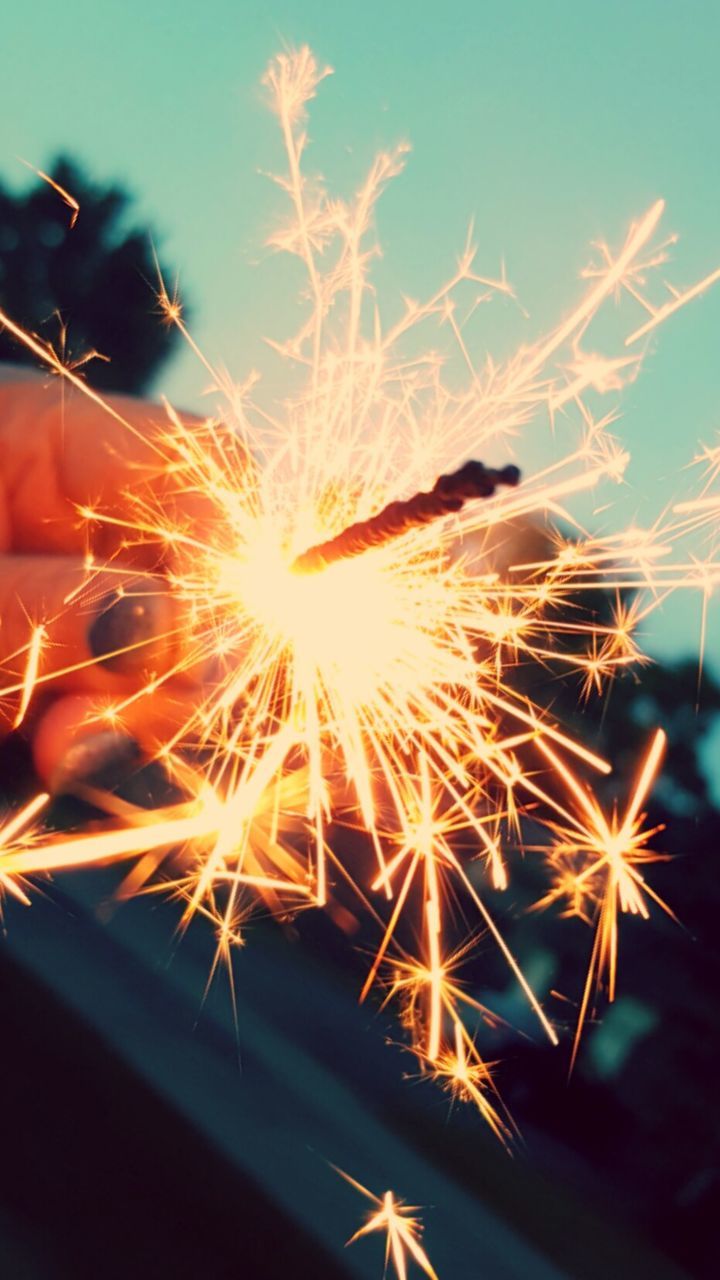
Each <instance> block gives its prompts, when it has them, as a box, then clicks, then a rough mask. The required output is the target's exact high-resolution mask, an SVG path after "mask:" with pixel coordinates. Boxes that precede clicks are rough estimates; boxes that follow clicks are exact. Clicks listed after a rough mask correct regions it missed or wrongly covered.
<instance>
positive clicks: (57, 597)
mask: <svg viewBox="0 0 720 1280" xmlns="http://www.w3.org/2000/svg"><path fill="white" fill-rule="evenodd" d="M108 405H109V407H110V410H111V413H107V412H105V411H104V410H103V409H102V408H101V407H100V406H99V405H97V404H95V403H93V401H92V400H90V399H88V398H87V397H86V396H84V395H83V394H82V393H81V392H79V391H77V390H75V389H73V388H72V387H68V386H67V385H65V384H63V383H62V382H59V381H58V380H56V379H53V380H51V381H48V380H45V379H43V378H41V377H36V378H22V377H21V376H20V375H19V374H18V375H17V377H15V376H14V374H13V373H12V372H9V375H8V373H6V380H4V381H0V619H1V624H0V735H4V734H6V733H7V732H9V731H10V730H11V729H12V728H13V727H15V725H16V723H17V722H18V721H19V720H22V728H21V731H22V732H24V733H27V734H28V736H29V737H30V739H31V742H32V749H33V757H34V760H35V765H36V768H37V771H38V773H39V774H40V776H41V778H42V779H43V780H44V782H45V783H46V784H47V785H48V786H50V787H51V788H54V789H58V788H62V787H64V786H65V785H71V784H72V781H73V780H74V779H77V780H78V781H82V780H83V779H85V778H88V777H91V776H93V775H95V774H97V773H98V772H99V771H101V770H106V769H107V768H108V767H109V766H111V765H112V764H114V763H116V764H117V765H118V766H122V764H123V763H125V764H127V763H129V762H130V761H131V760H132V758H133V757H134V756H136V755H137V754H138V751H139V749H140V748H143V749H144V750H146V751H150V752H152V751H153V750H155V749H156V746H157V744H158V742H161V741H162V740H163V736H164V735H167V733H168V732H170V731H172V729H173V728H174V727H175V726H176V725H177V724H178V723H182V722H183V720H184V719H185V718H187V706H188V700H189V699H190V698H192V697H193V696H197V694H198V687H199V686H198V674H197V670H196V669H195V670H193V669H192V655H191V652H190V650H191V639H190V634H191V633H190V630H189V627H188V620H187V617H185V616H184V609H183V605H182V602H181V601H180V599H179V598H178V596H177V595H176V594H174V593H173V591H172V589H171V586H170V584H169V582H168V579H167V577H166V576H165V574H166V573H167V571H168V569H169V568H172V561H171V560H170V559H169V555H168V549H167V547H166V546H161V545H160V544H159V543H157V542H153V541H152V540H150V541H145V542H142V543H140V544H138V545H134V546H130V545H126V544H127V541H128V540H127V531H126V530H125V529H123V528H122V527H120V526H116V525H112V524H109V523H105V522H102V523H99V524H97V525H96V526H94V527H93V528H92V530H91V535H92V541H91V542H89V533H90V531H89V526H88V522H87V520H86V519H84V518H83V516H82V515H81V514H80V508H83V507H91V508H95V509H98V510H100V509H101V510H102V512H103V514H104V515H109V516H110V517H115V518H117V519H119V520H122V519H124V518H126V517H127V510H126V507H127V499H126V494H127V491H128V489H130V488H132V489H133V490H134V491H137V490H138V489H139V488H140V487H142V486H146V488H147V493H148V496H149V497H150V498H151V499H154V500H156V501H158V502H161V503H163V505H164V507H165V508H170V509H171V515H172V518H173V519H174V520H179V521H180V522H181V523H184V524H185V525H186V526H189V525H190V524H192V523H193V522H194V521H195V520H196V519H198V520H200V519H202V518H203V515H204V514H207V513H204V512H203V511H202V503H201V502H200V500H199V499H198V498H197V497H196V496H195V495H192V494H190V495H187V494H178V493H177V492H172V491H171V489H170V487H169V482H168V476H167V468H163V467H162V466H161V465H160V459H159V454H158V451H157V445H158V442H159V441H160V438H161V436H162V435H163V434H164V433H167V427H168V421H167V417H166V414H165V411H164V410H163V408H162V407H161V406H157V405H152V404H149V403H144V402H142V401H138V400H133V399H130V398H128V397H120V396H113V397H108ZM112 414H116V415H118V417H113V416H111V415H112ZM119 418H122V419H123V421H124V424H125V425H123V423H121V422H120V421H119V420H118V419H119ZM89 552H91V553H92V557H93V558H92V561H91V560H90V556H89ZM96 566H99V567H96ZM148 575H152V576H151V577H149V576H148ZM38 625H42V626H43V627H44V632H43V635H42V642H41V645H40V653H39V665H38V670H37V677H36V679H35V681H34V687H33V692H32V697H31V700H30V703H29V706H28V707H27V709H25V708H24V706H23V685H24V683H25V682H26V678H27V673H28V670H29V666H28V664H29V657H30V652H29V647H28V646H29V644H30V641H31V638H32V635H33V632H34V629H35V628H36V627H37V626H38ZM176 668H182V672H179V671H178V672H177V673H176ZM188 668H189V670H188ZM168 673H169V678H167V679H160V680H158V677H162V676H168ZM149 682H151V683H152V684H153V685H154V686H155V687H154V688H152V689H151V690H145V686H146V685H147V684H148V683H149ZM141 690H143V692H142V693H141V695H140V696H136V697H134V696H133V695H135V694H137V693H138V691H141ZM115 706H121V707H122V714H121V715H120V716H119V717H118V716H114V715H113V714H112V712H113V708H114V707H115Z"/></svg>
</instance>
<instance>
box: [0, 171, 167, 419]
mask: <svg viewBox="0 0 720 1280" xmlns="http://www.w3.org/2000/svg"><path fill="white" fill-rule="evenodd" d="M49 176H50V177H51V178H52V180H53V182H55V183H57V184H58V186H60V187H62V188H63V189H64V190H65V191H67V192H68V193H70V194H71V195H72V196H73V198H74V199H75V200H77V202H78V204H79V206H80V208H79V214H78V216H77V218H76V219H75V220H74V225H72V224H73V219H74V214H73V210H72V209H70V208H69V207H68V206H67V204H66V203H65V202H64V200H63V199H62V196H61V195H60V194H59V193H58V192H57V191H56V190H54V189H53V187H52V186H51V185H50V184H49V183H48V182H46V181H44V180H43V179H41V178H37V180H36V181H34V182H33V183H32V185H31V187H30V188H29V189H28V190H27V192H25V193H24V194H21V195H15V194H13V193H11V192H10V191H9V190H8V189H7V188H6V187H4V186H3V185H2V184H1V183H0V302H1V304H2V306H3V307H4V309H5V310H6V311H7V312H8V314H10V315H12V317H13V319H14V320H17V321H18V323H19V324H22V325H23V326H24V327H25V328H27V329H30V330H32V331H33V332H34V333H36V334H37V335H38V336H39V337H41V338H42V339H43V340H44V341H45V342H51V343H52V345H53V346H54V347H55V349H56V350H57V351H58V352H59V353H60V354H62V356H63V358H64V359H65V360H68V361H70V362H74V361H78V360H82V359H83V357H84V356H86V355H87V354H88V353H89V352H92V351H97V352H98V353H99V354H100V355H101V356H103V357H105V359H94V360H92V362H91V363H90V364H89V365H88V367H87V375H88V380H89V381H90V382H91V383H92V385H93V386H95V387H97V388H98V389H100V390H103V391H125V392H131V393H135V394H138V393H141V392H144V391H147V390H148V388H149V386H150V384H151V383H152V381H153V379H154V377H155V375H156V374H157V372H158V371H159V369H160V366H161V365H162V364H163V363H164V361H165V360H166V359H167V358H168V356H169V355H170V353H171V352H172V350H173V347H174V346H175V343H176V340H177V338H178V334H177V331H176V330H175V329H172V328H169V327H168V326H167V325H166V324H164V323H163V322H162V318H161V317H160V315H159V313H158V308H157V306H156V305H155V303H154V294H153V290H154V289H155V288H156V286H157V283H158V273H157V266H156V264H155V261H154V257H153V250H152V245H151V241H150V237H149V235H148V232H147V229H144V230H139V229H137V228H136V227H132V226H128V222H127V215H128V212H129V209H130V207H131V203H132V198H131V196H130V195H129V194H128V192H127V191H125V190H123V188H122V187H121V186H119V185H117V184H112V185H99V184H96V183H94V182H93V181H92V180H91V179H90V178H89V177H88V176H87V174H86V173H84V172H83V170H82V169H81V168H80V167H79V166H78V165H77V164H75V163H74V162H73V161H71V160H69V159H67V158H65V157H58V158H57V159H56V160H55V161H54V163H53V165H52V167H51V168H50V170H49ZM163 276H164V277H165V278H166V279H167V278H168V277H167V274H166V272H165V270H164V269H163ZM0 360H8V361H12V362H13V363H16V364H18V363H20V364H33V365H35V364H36V363H37V361H36V359H35V357H34V356H33V355H32V354H31V353H30V352H28V351H26V350H25V348H24V347H22V346H21V345H20V344H19V343H17V342H15V341H14V340H13V339H11V337H10V335H8V334H7V333H3V332H2V331H0Z"/></svg>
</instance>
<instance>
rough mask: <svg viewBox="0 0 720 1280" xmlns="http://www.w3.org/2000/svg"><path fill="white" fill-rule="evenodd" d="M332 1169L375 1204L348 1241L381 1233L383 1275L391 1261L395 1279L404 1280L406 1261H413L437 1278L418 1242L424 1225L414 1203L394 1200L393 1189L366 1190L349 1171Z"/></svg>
mask: <svg viewBox="0 0 720 1280" xmlns="http://www.w3.org/2000/svg"><path fill="white" fill-rule="evenodd" d="M332 1168H333V1169H335V1172H336V1173H339V1175H340V1177H341V1178H344V1179H345V1181H346V1182H347V1183H349V1184H350V1186H351V1187H354V1188H355V1190H356V1191H359V1192H360V1195H362V1196H365V1198H366V1199H367V1200H371V1201H372V1203H373V1205H374V1206H375V1209H374V1211H373V1212H371V1214H370V1215H369V1217H368V1220H367V1222H365V1223H364V1224H363V1226H362V1227H360V1228H359V1229H358V1230H357V1231H356V1232H355V1234H354V1235H353V1236H351V1237H350V1239H349V1240H348V1244H349V1245H351V1244H355V1241H356V1240H360V1239H362V1237H363V1236H369V1235H374V1234H375V1233H376V1232H378V1233H380V1234H384V1236H385V1271H384V1274H385V1275H387V1268H388V1265H389V1264H390V1263H392V1265H393V1268H394V1271H395V1276H396V1280H407V1277H408V1262H410V1261H412V1262H415V1263H416V1264H417V1266H418V1267H419V1268H420V1270H421V1271H422V1273H423V1275H426V1276H429V1277H430V1280H439V1277H438V1274H437V1272H436V1271H435V1269H434V1267H433V1265H432V1263H431V1261H430V1259H429V1257H428V1255H427V1253H426V1252H425V1250H424V1249H423V1247H422V1245H421V1243H420V1239H421V1236H422V1231H423V1225H422V1221H421V1219H420V1218H419V1217H418V1216H417V1214H418V1207H417V1205H409V1204H404V1203H403V1201H402V1200H398V1199H397V1197H396V1195H395V1193H394V1192H393V1191H386V1192H385V1193H384V1195H382V1196H376V1195H373V1193H372V1191H368V1189H367V1187H364V1186H363V1185H362V1183H361V1182H358V1181H357V1180H356V1179H355V1178H351V1177H350V1174H349V1173H345V1172H344V1171H343V1170H342V1169H338V1168H337V1166H336V1165H333V1166H332Z"/></svg>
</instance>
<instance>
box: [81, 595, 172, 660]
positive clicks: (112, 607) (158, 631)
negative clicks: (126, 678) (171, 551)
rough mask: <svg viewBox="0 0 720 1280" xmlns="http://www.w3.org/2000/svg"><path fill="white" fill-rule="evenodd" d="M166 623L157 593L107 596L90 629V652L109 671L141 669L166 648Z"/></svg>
mask: <svg viewBox="0 0 720 1280" xmlns="http://www.w3.org/2000/svg"><path fill="white" fill-rule="evenodd" d="M165 623H166V620H165V610H164V604H163V601H162V600H161V598H160V597H158V596H142V597H139V596H133V595H122V596H115V595H110V596H106V598H105V600H104V601H103V604H102V606H101V611H100V613H99V614H98V616H97V617H96V618H95V621H94V622H93V623H92V625H91V626H90V627H89V629H88V645H89V647H90V652H91V653H92V654H93V657H95V658H97V660H98V662H100V663H102V665H103V666H104V667H107V668H108V670H109V671H119V672H126V673H128V674H132V673H133V672H136V671H141V670H143V669H144V668H146V667H147V666H148V665H149V664H151V663H152V661H153V659H154V658H156V657H157V656H158V654H159V652H161V651H164V649H165V647H166V645H165V640H164V637H163V635H162V632H163V628H164V625H165Z"/></svg>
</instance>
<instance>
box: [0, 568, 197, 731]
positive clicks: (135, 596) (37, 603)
mask: <svg viewBox="0 0 720 1280" xmlns="http://www.w3.org/2000/svg"><path fill="white" fill-rule="evenodd" d="M180 613H181V610H180V607H179V604H178V601H177V598H176V597H175V596H173V594H172V592H171V590H170V588H169V586H168V584H167V582H166V581H165V580H164V579H163V578H152V577H150V576H147V575H146V576H143V577H142V578H140V577H138V575H137V574H133V572H132V570H130V569H127V570H126V569H123V568H121V567H118V568H106V569H103V570H98V571H93V570H91V571H88V569H87V566H86V565H85V564H84V563H83V561H82V560H81V559H79V558H75V557H72V556H34V555H9V554H0V619H1V623H0V733H1V732H2V731H3V730H4V731H7V729H9V728H10V727H12V726H13V725H14V724H17V722H18V717H20V718H22V714H23V711H24V707H25V706H26V704H27V701H28V693H29V690H30V688H31V687H32V688H34V689H37V690H38V691H44V690H45V689H47V691H48V692H53V691H54V690H55V689H57V690H64V691H67V690H72V691H76V690H79V691H86V692H92V693H102V694H109V695H111V696H112V695H122V694H123V693H124V692H129V691H131V690H132V689H134V688H137V687H138V686H139V685H140V684H142V683H143V682H144V681H146V680H148V679H150V678H153V677H155V676H157V675H160V674H162V673H164V672H167V671H168V670H170V669H171V667H172V666H173V665H174V664H175V663H176V662H177V661H178V659H179V658H180V655H181V651H182V648H183V644H182V637H183V632H184V633H185V634H187V625H185V626H183V624H182V621H181V617H180Z"/></svg>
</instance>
